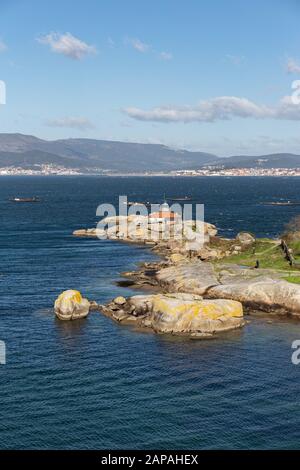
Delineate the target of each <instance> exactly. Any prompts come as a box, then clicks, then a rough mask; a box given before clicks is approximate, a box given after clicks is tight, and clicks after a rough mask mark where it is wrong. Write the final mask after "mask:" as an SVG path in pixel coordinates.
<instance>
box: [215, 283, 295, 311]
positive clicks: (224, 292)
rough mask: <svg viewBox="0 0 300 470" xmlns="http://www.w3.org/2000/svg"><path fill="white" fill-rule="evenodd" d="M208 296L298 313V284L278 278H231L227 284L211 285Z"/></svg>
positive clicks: (267, 308)
mask: <svg viewBox="0 0 300 470" xmlns="http://www.w3.org/2000/svg"><path fill="white" fill-rule="evenodd" d="M228 281H229V279H228ZM209 296H210V297H215V298H219V297H222V298H224V299H235V300H237V301H239V302H243V304H244V305H247V306H249V307H253V308H257V309H260V310H264V311H267V312H278V313H280V312H282V313H290V314H293V315H300V286H299V285H297V284H292V283H290V282H287V281H284V280H280V279H272V278H268V277H257V279H255V278H253V279H246V280H235V279H232V281H231V282H230V283H228V284H220V285H218V286H214V287H212V288H211V289H210V290H209Z"/></svg>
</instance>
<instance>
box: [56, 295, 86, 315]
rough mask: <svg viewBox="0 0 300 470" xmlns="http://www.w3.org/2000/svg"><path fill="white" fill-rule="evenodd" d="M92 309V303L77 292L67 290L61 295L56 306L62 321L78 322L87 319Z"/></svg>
mask: <svg viewBox="0 0 300 470" xmlns="http://www.w3.org/2000/svg"><path fill="white" fill-rule="evenodd" d="M89 309H90V303H89V301H88V300H87V299H84V298H83V297H82V296H81V294H80V292H79V291H77V290H66V291H64V292H62V294H60V296H59V297H58V298H57V299H56V301H55V304H54V311H55V314H56V316H57V318H59V319H60V320H76V319H78V318H85V317H86V316H87V315H88V313H89Z"/></svg>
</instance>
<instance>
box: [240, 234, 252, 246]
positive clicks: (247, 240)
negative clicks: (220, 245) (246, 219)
mask: <svg viewBox="0 0 300 470" xmlns="http://www.w3.org/2000/svg"><path fill="white" fill-rule="evenodd" d="M236 241H237V242H238V243H240V244H241V245H242V246H249V245H253V243H255V238H254V237H253V235H251V233H248V232H240V233H238V234H237V236H236Z"/></svg>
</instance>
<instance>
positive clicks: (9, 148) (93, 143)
mask: <svg viewBox="0 0 300 470" xmlns="http://www.w3.org/2000/svg"><path fill="white" fill-rule="evenodd" d="M45 164H52V165H56V166H60V167H64V168H68V169H71V168H78V169H79V170H80V171H81V172H83V173H91V172H106V173H144V172H154V173H155V172H169V171H174V170H193V169H199V168H203V167H215V168H258V167H259V168H300V155H295V154H290V153H278V154H270V155H262V156H248V155H238V156H231V157H226V158H220V157H218V156H216V155H213V154H210V153H206V152H191V151H188V150H175V149H172V148H170V147H167V146H165V145H160V144H140V143H128V142H118V141H108V140H97V139H80V138H78V139H60V140H53V141H49V140H43V139H39V138H37V137H34V136H30V135H24V134H0V167H1V168H5V167H19V168H23V169H33V168H35V169H38V168H39V167H41V166H42V165H45Z"/></svg>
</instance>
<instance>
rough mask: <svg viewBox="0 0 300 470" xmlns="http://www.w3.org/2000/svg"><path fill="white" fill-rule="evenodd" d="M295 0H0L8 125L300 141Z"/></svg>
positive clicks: (246, 145) (195, 140)
mask: <svg viewBox="0 0 300 470" xmlns="http://www.w3.org/2000/svg"><path fill="white" fill-rule="evenodd" d="M299 20H300V3H299V1H298V0H263V1H262V0H260V1H258V0H252V1H251V2H250V1H246V0H226V1H225V0H210V1H204V0H203V1H200V0H187V1H185V2H183V1H179V0H151V1H150V0H149V1H146V0H145V1H141V0H139V1H136V0H127V1H124V0H123V1H121V0H85V1H79V0H78V1H74V0H73V1H70V0H60V1H57V0H51V1H49V0H44V1H38V0H26V1H25V0H19V1H18V0H9V1H5V0H0V80H3V81H5V83H6V87H7V102H6V105H1V106H0V132H22V133H25V134H33V135H36V136H38V137H41V138H46V139H56V138H67V137H87V138H99V139H111V140H123V141H136V142H151V143H163V144H166V145H170V146H174V147H184V148H188V149H193V150H202V151H208V152H212V153H216V154H218V155H221V156H223V155H224V156H227V155H231V154H246V153H247V154H261V153H272V152H281V151H284V152H285V151H286V152H297V153H300V133H299V130H300V104H298V103H294V102H292V101H291V94H292V88H291V86H292V82H293V81H294V80H300V28H299Z"/></svg>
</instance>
